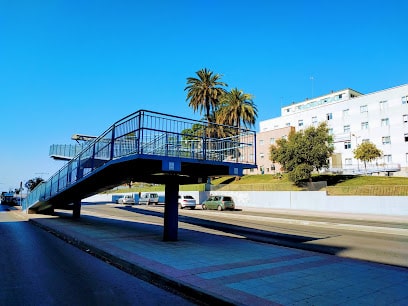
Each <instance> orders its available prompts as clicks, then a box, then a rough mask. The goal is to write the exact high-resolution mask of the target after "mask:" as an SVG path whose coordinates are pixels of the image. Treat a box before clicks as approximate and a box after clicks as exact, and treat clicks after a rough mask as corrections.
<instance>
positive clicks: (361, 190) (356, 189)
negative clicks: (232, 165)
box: [210, 181, 408, 196]
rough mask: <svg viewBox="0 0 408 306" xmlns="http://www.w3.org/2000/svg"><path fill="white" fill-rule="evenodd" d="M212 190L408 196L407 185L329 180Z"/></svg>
mask: <svg viewBox="0 0 408 306" xmlns="http://www.w3.org/2000/svg"><path fill="white" fill-rule="evenodd" d="M210 189H211V191H220V190H221V191H326V193H327V195H329V196H337V195H338V196H408V186H406V185H367V186H327V182H325V181H321V182H312V183H304V184H301V185H298V186H296V185H294V184H291V183H281V184H267V183H260V184H219V185H211V188H210Z"/></svg>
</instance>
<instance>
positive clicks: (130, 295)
mask: <svg viewBox="0 0 408 306" xmlns="http://www.w3.org/2000/svg"><path fill="white" fill-rule="evenodd" d="M165 304H169V305H194V304H192V303H191V302H190V301H188V300H185V299H183V298H182V297H180V296H177V295H175V294H173V293H171V292H168V291H166V290H163V289H161V288H158V287H155V286H153V285H151V284H149V283H146V282H144V281H141V280H140V279H138V278H136V277H134V276H131V275H130V274H127V273H125V272H123V271H121V270H119V269H117V268H115V267H113V266H112V265H109V264H107V263H105V262H103V261H101V260H99V259H97V258H96V257H94V256H92V255H90V254H88V253H86V252H83V251H81V250H80V249H78V248H76V247H74V246H72V245H70V244H68V243H66V242H64V241H63V240H61V239H59V238H57V237H55V236H54V235H51V234H50V233H48V232H46V231H44V230H43V229H41V228H39V227H37V226H35V225H33V224H31V223H30V222H26V221H23V220H21V219H18V217H16V215H15V214H12V213H11V212H8V211H7V207H6V206H4V205H0V305H165Z"/></svg>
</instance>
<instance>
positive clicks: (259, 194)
mask: <svg viewBox="0 0 408 306" xmlns="http://www.w3.org/2000/svg"><path fill="white" fill-rule="evenodd" d="M125 194H129V193H125ZM158 194H159V197H160V198H159V201H160V202H161V203H163V202H164V192H158ZM180 194H189V195H192V196H193V197H194V198H195V199H196V200H197V203H202V202H203V201H204V200H206V199H207V197H208V196H209V195H210V194H211V195H217V194H224V195H230V196H232V197H233V199H234V201H235V205H236V208H240V209H245V207H252V208H271V209H273V208H275V209H287V210H310V211H321V212H340V213H356V214H375V215H393V216H408V197H406V196H398V197H397V196H396V197H392V196H328V195H327V194H326V192H324V191H224V192H221V191H211V192H210V191H205V192H198V191H191V192H180ZM117 195H118V194H117V193H116V194H98V195H95V196H92V197H89V198H86V199H84V200H83V201H84V202H112V197H115V196H117ZM134 196H135V199H136V203H137V200H138V194H137V193H135V194H134Z"/></svg>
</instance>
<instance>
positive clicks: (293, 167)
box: [270, 123, 334, 183]
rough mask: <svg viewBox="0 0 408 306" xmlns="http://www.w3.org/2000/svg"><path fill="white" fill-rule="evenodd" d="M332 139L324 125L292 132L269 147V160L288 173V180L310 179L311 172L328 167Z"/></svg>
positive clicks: (296, 181)
mask: <svg viewBox="0 0 408 306" xmlns="http://www.w3.org/2000/svg"><path fill="white" fill-rule="evenodd" d="M333 151H334V148H333V139H332V137H331V136H330V135H329V131H328V128H327V124H326V123H321V124H319V126H317V127H314V126H311V127H308V128H306V129H305V130H302V131H298V132H292V133H290V134H289V136H288V139H284V138H282V139H278V140H277V141H276V145H272V146H271V147H270V159H271V160H272V161H273V162H278V163H279V164H281V166H282V168H283V169H284V171H286V172H288V173H289V179H290V180H291V181H293V182H295V183H298V182H299V181H301V180H303V179H310V178H311V175H312V172H313V170H316V171H319V170H320V169H322V168H324V167H327V166H328V165H329V157H330V156H331V154H332V153H333Z"/></svg>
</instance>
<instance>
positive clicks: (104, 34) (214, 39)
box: [0, 0, 408, 190]
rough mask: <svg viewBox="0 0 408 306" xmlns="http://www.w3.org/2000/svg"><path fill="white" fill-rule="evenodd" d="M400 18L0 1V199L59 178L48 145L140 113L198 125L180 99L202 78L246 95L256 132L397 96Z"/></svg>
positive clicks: (369, 9)
mask: <svg viewBox="0 0 408 306" xmlns="http://www.w3.org/2000/svg"><path fill="white" fill-rule="evenodd" d="M407 11H408V1H406V0H391V1H377V0H372V1H365V0H362V1H358V0H354V1H349V0H346V1H324V0H321V1H314V0H309V1H306V0H305V1H300V0H298V1H273V0H265V1H260V0H253V1H240V0H219V1H216V0H207V1H193V0H190V1H187V0H186V1H182V0H173V1H166V0H150V1H130V0H129V1H124V0H115V1H113V0H110V1H108V0H98V1H96V0H95V1H94V0H88V1H72V0H37V1H32V0H26V1H24V0H0V107H1V108H0V115H1V120H0V126H1V132H0V190H7V189H9V188H13V189H14V188H16V187H18V185H19V183H20V181H23V183H24V182H25V181H27V180H28V179H30V178H34V177H37V176H42V177H43V178H45V179H46V178H48V177H49V176H51V175H52V174H53V173H54V172H56V171H57V170H58V169H59V168H60V167H61V166H62V163H61V162H56V161H54V160H52V159H50V158H49V157H48V150H49V146H50V145H51V144H64V143H73V141H72V140H71V135H72V134H74V133H82V134H91V135H99V134H101V133H102V132H103V131H104V130H105V129H107V128H108V127H109V126H110V125H111V124H113V123H114V122H115V121H117V120H119V119H121V118H122V117H124V116H126V115H128V114H130V113H133V112H135V111H137V110H139V109H148V110H153V111H159V112H163V113H168V114H172V115H179V116H184V117H189V118H196V119H199V118H201V116H200V114H199V113H193V111H192V109H190V108H189V107H188V102H186V99H185V98H186V92H185V91H184V88H185V86H186V78H187V77H190V76H195V72H196V71H197V70H199V69H201V68H205V67H206V68H208V69H210V70H212V71H214V72H215V73H219V74H222V75H223V77H222V80H223V81H224V82H226V83H227V84H228V85H229V88H235V87H237V88H239V89H242V90H243V91H244V92H247V93H251V94H253V95H254V102H255V104H256V105H257V107H258V111H259V116H258V120H257V123H256V125H255V127H254V129H255V130H258V129H259V121H261V120H266V119H269V118H273V117H277V116H279V115H280V107H281V106H285V105H288V104H290V103H291V102H299V101H302V100H304V99H305V98H307V97H309V98H310V97H312V96H319V95H323V94H326V93H328V92H330V91H331V90H341V89H344V88H353V89H355V90H357V91H359V92H362V93H370V92H374V91H378V90H381V89H385V88H390V87H394V86H398V85H401V84H405V83H407V81H408V77H407V76H408V74H407V72H408V60H407V55H406V54H407V50H408V40H407V33H408V23H407V22H406V12H407ZM312 76H313V81H312V80H311V77H312Z"/></svg>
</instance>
